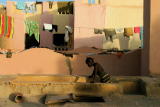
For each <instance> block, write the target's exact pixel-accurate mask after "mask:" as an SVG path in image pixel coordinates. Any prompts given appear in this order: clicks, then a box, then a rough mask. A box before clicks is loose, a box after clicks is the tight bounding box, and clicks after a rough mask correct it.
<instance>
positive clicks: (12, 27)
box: [9, 18, 14, 38]
mask: <svg viewBox="0 0 160 107" xmlns="http://www.w3.org/2000/svg"><path fill="white" fill-rule="evenodd" d="M11 23H12V24H11V25H12V26H11V32H10V35H9V37H10V38H13V33H14V19H13V18H12V19H11Z"/></svg>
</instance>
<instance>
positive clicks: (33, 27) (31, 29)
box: [25, 20, 40, 42]
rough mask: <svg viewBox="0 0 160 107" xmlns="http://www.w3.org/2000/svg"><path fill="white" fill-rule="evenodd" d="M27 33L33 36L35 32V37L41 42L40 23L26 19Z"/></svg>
mask: <svg viewBox="0 0 160 107" xmlns="http://www.w3.org/2000/svg"><path fill="white" fill-rule="evenodd" d="M25 25H26V33H28V34H29V36H32V35H33V34H34V36H35V39H36V40H37V41H38V42H39V34H40V33H39V24H38V23H37V22H34V21H30V20H26V21H25Z"/></svg>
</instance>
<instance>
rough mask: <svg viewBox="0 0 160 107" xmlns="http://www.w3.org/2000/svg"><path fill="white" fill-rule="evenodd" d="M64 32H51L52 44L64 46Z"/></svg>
mask: <svg viewBox="0 0 160 107" xmlns="http://www.w3.org/2000/svg"><path fill="white" fill-rule="evenodd" d="M64 36H65V34H53V44H54V45H56V46H65V42H64Z"/></svg>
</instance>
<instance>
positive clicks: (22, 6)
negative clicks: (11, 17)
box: [16, 1, 25, 10]
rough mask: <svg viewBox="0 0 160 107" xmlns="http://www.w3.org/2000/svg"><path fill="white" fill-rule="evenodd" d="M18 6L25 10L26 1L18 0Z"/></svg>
mask: <svg viewBox="0 0 160 107" xmlns="http://www.w3.org/2000/svg"><path fill="white" fill-rule="evenodd" d="M16 8H17V9H19V10H24V9H25V2H24V1H17V3H16Z"/></svg>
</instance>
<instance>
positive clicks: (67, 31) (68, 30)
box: [64, 26, 73, 46]
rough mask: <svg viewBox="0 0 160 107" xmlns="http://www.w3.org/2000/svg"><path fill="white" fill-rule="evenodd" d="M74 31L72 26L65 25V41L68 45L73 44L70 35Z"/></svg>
mask: <svg viewBox="0 0 160 107" xmlns="http://www.w3.org/2000/svg"><path fill="white" fill-rule="evenodd" d="M72 33H73V31H72V28H71V27H70V26H65V36H64V41H65V42H66V43H67V46H68V45H70V44H71V37H70V35H71V34H72Z"/></svg>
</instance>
